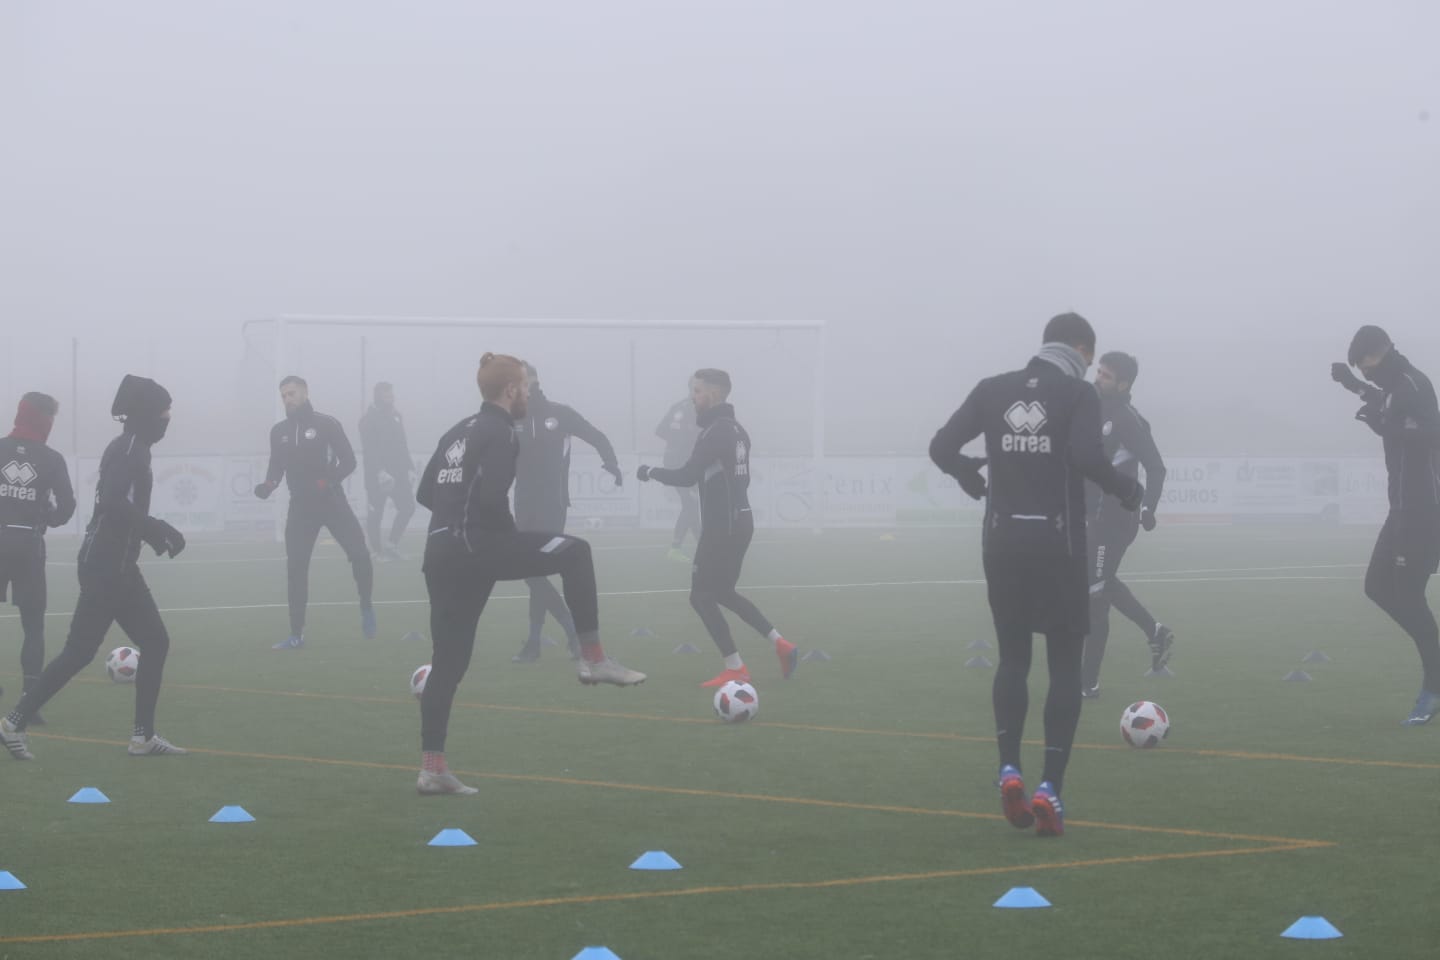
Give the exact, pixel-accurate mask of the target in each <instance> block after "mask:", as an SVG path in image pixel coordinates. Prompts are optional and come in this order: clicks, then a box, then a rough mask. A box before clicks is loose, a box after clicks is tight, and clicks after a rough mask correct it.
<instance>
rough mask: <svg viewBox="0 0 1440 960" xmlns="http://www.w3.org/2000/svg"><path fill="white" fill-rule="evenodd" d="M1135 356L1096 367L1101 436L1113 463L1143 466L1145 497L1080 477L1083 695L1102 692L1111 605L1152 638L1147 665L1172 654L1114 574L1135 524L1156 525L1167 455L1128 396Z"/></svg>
mask: <svg viewBox="0 0 1440 960" xmlns="http://www.w3.org/2000/svg"><path fill="white" fill-rule="evenodd" d="M1139 372H1140V364H1139V363H1138V362H1137V361H1136V360H1135V358H1134V357H1132V356H1131V355H1130V354H1128V353H1119V352H1114V353H1107V354H1105V355H1104V356H1103V357H1101V358H1100V362H1099V364H1097V365H1096V368H1095V389H1096V390H1097V391H1099V393H1100V436H1101V437H1102V439H1103V442H1104V445H1105V456H1106V457H1108V458H1109V459H1110V464H1111V466H1113V467H1115V469H1117V470H1119V471H1120V472H1121V473H1123V474H1125V475H1126V476H1130V477H1134V476H1136V475H1137V473H1138V470H1139V468H1140V467H1144V468H1145V502H1144V504H1142V505H1141V507H1140V512H1139V514H1136V513H1135V512H1134V511H1132V510H1126V509H1125V508H1124V507H1122V506H1121V505H1120V501H1119V500H1117V499H1116V498H1114V497H1109V496H1106V495H1105V494H1104V493H1103V492H1102V491H1101V490H1100V488H1099V487H1098V486H1097V485H1096V484H1094V483H1093V482H1092V483H1087V484H1086V485H1085V512H1086V518H1087V528H1088V529H1087V532H1086V540H1087V541H1088V542H1089V548H1090V634H1089V636H1087V637H1086V638H1085V659H1084V664H1083V667H1082V674H1081V675H1082V677H1083V678H1084V679H1083V680H1082V684H1083V687H1082V690H1081V696H1083V697H1085V698H1086V699H1095V698H1096V697H1099V696H1100V662H1101V661H1102V660H1103V659H1104V658H1105V643H1106V641H1107V640H1109V639H1110V607H1111V606H1114V607H1115V609H1116V610H1119V611H1120V612H1121V613H1122V614H1124V615H1125V616H1126V617H1127V618H1129V619H1130V621H1131V622H1133V623H1134V624H1135V625H1136V626H1137V627H1139V628H1140V629H1141V630H1143V631H1145V639H1146V641H1147V642H1148V643H1149V645H1150V671H1151V673H1159V672H1160V671H1161V669H1163V668H1164V666H1165V665H1166V664H1167V663H1169V662H1170V654H1171V649H1170V648H1171V646H1172V645H1173V644H1174V642H1175V632H1174V631H1173V630H1171V629H1170V628H1169V627H1167V626H1165V625H1164V624H1163V623H1157V622H1156V620H1155V618H1154V617H1152V616H1151V615H1150V611H1149V610H1146V609H1145V606H1144V605H1143V604H1141V603H1140V601H1139V600H1137V599H1135V594H1133V593H1131V592H1130V588H1129V587H1127V586H1126V585H1125V584H1124V583H1123V582H1122V581H1121V579H1120V561H1121V559H1122V558H1123V557H1124V556H1125V551H1126V550H1128V549H1130V544H1132V543H1134V542H1135V537H1136V535H1137V534H1138V533H1139V530H1140V528H1141V527H1144V528H1145V530H1146V531H1147V532H1148V531H1150V530H1154V529H1155V508H1156V507H1157V506H1158V505H1159V503H1160V492H1161V490H1162V489H1163V488H1164V485H1165V461H1164V460H1162V459H1161V458H1160V451H1159V450H1157V449H1156V448H1155V440H1154V438H1153V437H1152V436H1151V434H1150V424H1149V422H1147V421H1146V419H1145V418H1144V417H1142V416H1140V412H1139V411H1138V410H1136V409H1135V407H1134V405H1133V404H1131V402H1130V390H1131V388H1132V387H1133V386H1134V384H1135V377H1136V376H1137V375H1138V374H1139Z"/></svg>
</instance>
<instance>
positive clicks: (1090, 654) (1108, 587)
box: [1081, 507, 1156, 689]
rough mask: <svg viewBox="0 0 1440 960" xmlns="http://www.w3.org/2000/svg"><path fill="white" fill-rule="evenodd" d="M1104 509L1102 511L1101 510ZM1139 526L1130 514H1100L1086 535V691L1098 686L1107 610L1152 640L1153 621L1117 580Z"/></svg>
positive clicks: (1107, 626)
mask: <svg viewBox="0 0 1440 960" xmlns="http://www.w3.org/2000/svg"><path fill="white" fill-rule="evenodd" d="M1103 509H1104V508H1103V507H1102V510H1103ZM1139 531H1140V522H1139V520H1138V519H1137V518H1136V516H1135V514H1133V513H1128V512H1126V513H1124V514H1122V515H1120V516H1117V517H1116V519H1114V520H1107V519H1106V518H1105V514H1104V513H1103V512H1102V513H1101V514H1100V516H1099V517H1098V518H1097V520H1096V522H1095V523H1094V525H1093V526H1092V527H1091V528H1090V530H1089V531H1088V532H1087V537H1088V538H1089V540H1090V633H1089V635H1088V636H1087V637H1086V638H1085V660H1084V664H1083V666H1082V669H1081V682H1082V683H1083V684H1084V686H1085V688H1086V689H1089V688H1090V687H1093V686H1095V685H1096V684H1097V683H1099V682H1100V664H1101V662H1102V661H1103V660H1104V659H1105V645H1106V643H1108V642H1109V640H1110V608H1111V607H1112V606H1113V607H1114V608H1115V609H1116V610H1119V611H1120V613H1121V614H1123V615H1124V616H1125V617H1126V618H1127V619H1129V620H1130V621H1131V622H1133V623H1134V624H1135V625H1136V626H1137V627H1139V628H1140V629H1141V630H1143V631H1144V632H1145V639H1146V641H1150V640H1153V639H1154V638H1155V627H1156V624H1155V618H1154V617H1152V616H1151V615H1150V611H1149V610H1147V609H1145V605H1144V604H1142V603H1141V602H1140V601H1139V600H1137V599H1136V598H1135V594H1133V593H1131V592H1130V588H1129V587H1128V586H1126V585H1125V583H1124V582H1123V581H1122V580H1121V579H1120V562H1121V561H1122V560H1123V559H1124V558H1125V551H1127V550H1129V549H1130V545H1131V544H1133V543H1134V542H1135V537H1136V536H1137V535H1138V533H1139Z"/></svg>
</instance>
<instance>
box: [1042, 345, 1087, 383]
mask: <svg viewBox="0 0 1440 960" xmlns="http://www.w3.org/2000/svg"><path fill="white" fill-rule="evenodd" d="M1035 359H1036V360H1044V361H1045V362H1046V363H1053V364H1054V365H1055V366H1057V367H1059V368H1060V372H1061V373H1063V374H1065V375H1066V376H1067V377H1074V378H1075V379H1076V380H1080V379H1082V378H1083V377H1084V376H1085V368H1086V367H1087V366H1089V365H1088V364H1087V363H1086V362H1085V358H1084V357H1082V356H1081V355H1080V351H1079V350H1076V349H1075V348H1074V347H1072V346H1069V345H1068V344H1064V343H1047V344H1045V345H1044V346H1042V347H1041V348H1040V352H1039V353H1037V354H1035Z"/></svg>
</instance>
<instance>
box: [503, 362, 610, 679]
mask: <svg viewBox="0 0 1440 960" xmlns="http://www.w3.org/2000/svg"><path fill="white" fill-rule="evenodd" d="M525 375H526V378H527V380H528V381H529V384H530V399H529V400H528V401H527V402H526V404H525V407H526V414H525V417H524V418H523V419H521V420H520V424H519V426H520V459H519V460H518V461H517V462H516V464H515V526H517V527H518V528H520V529H521V530H559V531H563V530H564V529H565V515H566V513H567V512H568V511H569V509H570V438H571V437H572V436H573V437H579V438H580V439H581V440H584V441H585V442H586V443H588V444H590V446H592V447H594V448H595V452H596V453H598V454H600V468H601V469H602V470H604V471H605V472H606V473H608V474H610V476H612V477H614V478H615V486H617V487H618V486H620V485H621V483H622V481H621V477H620V467H619V464H618V463H617V462H616V460H615V448H614V447H613V446H611V445H610V440H609V439H608V438H607V437H606V436H605V434H603V433H601V432H600V431H599V430H597V429H595V427H594V426H593V425H592V424H591V423H590V421H589V420H586V419H585V418H584V417H582V416H580V414H578V413H576V412H575V411H574V410H573V409H571V408H570V407H567V406H565V404H563V403H556V402H554V401H553V400H551V399H550V398H548V397H546V396H545V394H544V393H543V392H542V391H541V389H540V375H539V374H538V373H536V372H535V368H534V367H532V366H530V365H529V364H526V365H525ZM525 586H527V587H529V588H530V636H529V637H528V638H527V639H526V640H525V645H524V646H523V647H521V648H520V652H519V653H517V654H515V656H513V657H511V658H510V660H511V662H513V663H529V662H531V661H534V660H538V659H540V630H541V628H542V627H544V625H545V614H547V613H548V614H550V615H551V616H552V617H554V618H555V622H556V623H558V624H560V628H561V629H562V630H564V631H565V639H566V640H567V641H569V645H570V658H571V659H572V660H577V659H579V657H580V644H579V641H578V640H576V639H575V620H574V618H572V617H571V616H570V610H569V608H568V607H566V606H565V600H564V598H562V597H561V596H560V594H559V592H558V591H557V590H556V589H555V587H554V585H553V584H551V583H550V580H549V578H548V577H531V578H530V579H528V580H526V581H525Z"/></svg>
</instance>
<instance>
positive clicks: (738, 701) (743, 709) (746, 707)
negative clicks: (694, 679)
mask: <svg viewBox="0 0 1440 960" xmlns="http://www.w3.org/2000/svg"><path fill="white" fill-rule="evenodd" d="M759 710H760V694H758V693H756V692H755V688H754V687H752V686H750V684H748V683H741V682H740V681H738V680H731V681H730V682H729V683H727V684H725V686H723V687H721V688H720V689H719V690H716V691H715V716H717V717H719V718H720V719H721V720H724V721H725V722H726V723H743V722H744V721H746V720H749V719H750V718H751V717H753V716H755V714H756V713H758V712H759Z"/></svg>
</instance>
